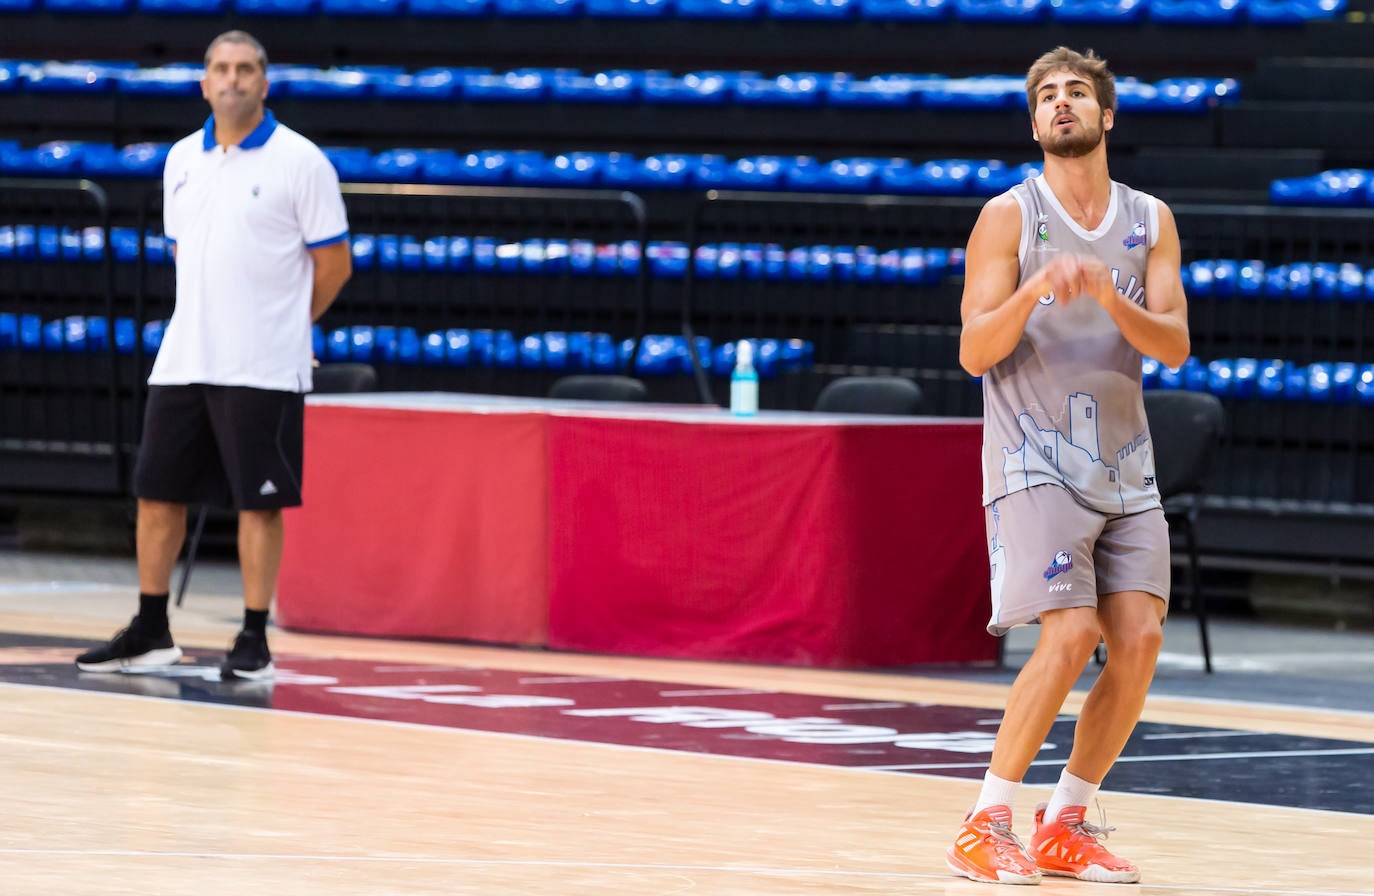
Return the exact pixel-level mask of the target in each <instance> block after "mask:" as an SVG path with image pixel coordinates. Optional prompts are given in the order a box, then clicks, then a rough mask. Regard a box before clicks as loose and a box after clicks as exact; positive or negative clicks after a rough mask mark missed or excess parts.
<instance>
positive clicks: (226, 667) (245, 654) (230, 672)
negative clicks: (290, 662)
mask: <svg viewBox="0 0 1374 896" xmlns="http://www.w3.org/2000/svg"><path fill="white" fill-rule="evenodd" d="M275 674H276V669H274V668H273V666H272V651H270V650H268V649H267V636H266V635H260V634H258V633H257V632H250V631H248V630H247V629H245V630H243V631H241V632H239V634H238V637H236V638H234V646H233V647H230V648H229V655H228V656H226V657H225V658H224V662H223V663H222V664H221V665H220V667H219V677H220V680H221V681H229V680H231V679H235V678H246V679H248V680H249V681H264V680H267V679H271V678H272V676H273V675H275Z"/></svg>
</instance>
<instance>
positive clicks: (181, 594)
mask: <svg viewBox="0 0 1374 896" xmlns="http://www.w3.org/2000/svg"><path fill="white" fill-rule="evenodd" d="M311 379H312V380H313V381H314V389H312V390H311V391H312V392H314V393H315V394H317V395H324V394H330V393H333V394H344V393H348V392H375V391H376V390H377V369H376V368H375V367H373V366H372V365H371V364H321V365H320V366H319V367H316V368H315V370H314V372H313V373H312V374H311ZM209 515H210V508H209V507H208V506H205V505H201V506H200V508H199V511H198V512H197V513H196V525H195V529H194V530H192V532H191V538H190V540H189V541H187V543H186V560H185V562H183V563H182V565H181V581H180V582H178V583H177V606H178V607H179V606H181V601H182V600H183V599H184V598H185V597H186V586H187V585H189V584H190V583H191V570H192V569H194V568H195V565H196V553H197V552H198V551H199V550H200V539H201V537H202V536H203V535H204V534H205V520H206V518H207V517H208V516H209Z"/></svg>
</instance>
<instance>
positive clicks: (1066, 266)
mask: <svg viewBox="0 0 1374 896" xmlns="http://www.w3.org/2000/svg"><path fill="white" fill-rule="evenodd" d="M1080 267H1081V263H1080V260H1079V259H1078V258H1076V257H1074V256H1072V255H1060V256H1058V257H1056V258H1055V259H1054V260H1053V261H1051V262H1050V263H1049V264H1047V265H1045V266H1044V267H1043V268H1041V269H1040V276H1041V278H1042V280H1041V282H1042V283H1043V284H1044V285H1043V292H1042V293H1041V295H1044V294H1047V293H1048V294H1050V295H1053V296H1054V298H1055V299H1056V300H1057V301H1060V302H1071V301H1073V298H1074V296H1075V295H1076V294H1077V293H1079V292H1080V291H1081V290H1080V287H1079V280H1080V279H1081V275H1080Z"/></svg>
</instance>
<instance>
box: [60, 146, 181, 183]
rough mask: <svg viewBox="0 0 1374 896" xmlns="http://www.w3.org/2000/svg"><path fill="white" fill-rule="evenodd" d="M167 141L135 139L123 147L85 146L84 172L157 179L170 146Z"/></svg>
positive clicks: (95, 174) (82, 164) (106, 175)
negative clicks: (138, 141) (141, 140)
mask: <svg viewBox="0 0 1374 896" xmlns="http://www.w3.org/2000/svg"><path fill="white" fill-rule="evenodd" d="M171 148H172V147H171V145H170V144H167V143H133V144H130V145H129V146H125V147H123V148H117V147H114V146H95V145H89V146H86V147H85V148H84V149H83V150H82V153H81V172H82V173H83V174H87V175H90V176H91V177H139V178H146V179H156V178H159V177H161V176H162V167H163V165H164V164H166V162H167V153H168V151H170V150H171Z"/></svg>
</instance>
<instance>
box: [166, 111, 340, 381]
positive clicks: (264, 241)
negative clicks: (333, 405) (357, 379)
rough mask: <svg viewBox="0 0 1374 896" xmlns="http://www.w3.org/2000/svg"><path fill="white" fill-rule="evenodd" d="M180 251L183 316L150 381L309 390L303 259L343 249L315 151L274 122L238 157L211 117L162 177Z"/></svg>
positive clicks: (336, 201)
mask: <svg viewBox="0 0 1374 896" xmlns="http://www.w3.org/2000/svg"><path fill="white" fill-rule="evenodd" d="M163 219H164V220H163V226H164V229H165V231H166V234H167V237H168V238H169V239H171V240H174V241H175V242H176V247H177V254H176V278H177V291H176V309H175V310H174V311H173V312H172V319H171V321H170V322H168V324H167V331H166V333H165V334H164V336H163V340H162V348H161V349H160V350H159V351H158V354H157V360H156V361H154V362H153V372H152V375H151V376H149V377H148V382H149V383H151V384H154V385H180V384H186V383H210V384H214V385H221V386H253V387H256V388H259V389H277V390H282V391H287V392H307V391H309V390H310V385H311V383H310V352H311V345H310V323H311V322H310V296H311V292H312V289H313V278H314V261H313V260H312V259H311V257H310V253H309V252H308V251H307V250H308V249H314V248H318V247H320V246H327V245H329V244H330V243H337V242H339V241H341V240H346V239H348V217H347V214H346V213H345V211H344V204H343V197H342V196H341V195H340V194H339V178H338V175H337V174H336V173H335V172H334V166H333V165H331V164H330V163H329V160H328V159H327V158H326V157H325V155H324V153H322V152H320V150H319V147H317V146H315V144H313V143H311V142H310V141H309V140H307V139H306V138H304V137H302V136H301V135H300V134H298V133H296V132H295V131H293V130H291V129H290V128H288V127H286V126H284V125H281V124H278V123H277V120H276V119H275V118H274V117H273V116H272V113H271V112H268V113H267V115H266V116H265V117H264V119H263V121H262V123H261V124H260V125H258V126H257V127H256V128H254V129H253V132H252V133H250V134H249V135H248V136H247V137H245V138H244V140H243V142H242V143H240V144H239V145H238V146H230V147H219V146H217V145H216V144H215V117H214V116H213V115H212V116H210V118H209V120H208V121H206V122H205V127H204V128H203V129H202V130H200V131H198V132H196V133H194V134H191V135H190V136H188V137H185V138H183V139H181V140H179V141H178V142H177V143H176V144H175V145H174V146H173V147H172V149H171V151H170V152H169V153H168V155H167V165H166V167H165V169H164V171H163Z"/></svg>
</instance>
